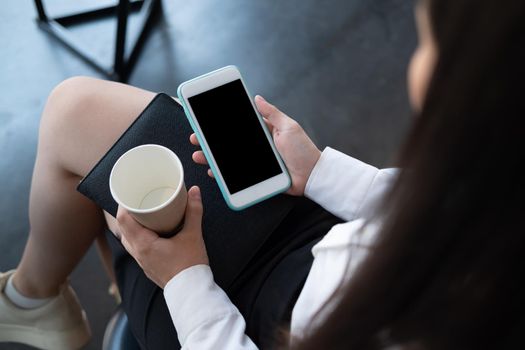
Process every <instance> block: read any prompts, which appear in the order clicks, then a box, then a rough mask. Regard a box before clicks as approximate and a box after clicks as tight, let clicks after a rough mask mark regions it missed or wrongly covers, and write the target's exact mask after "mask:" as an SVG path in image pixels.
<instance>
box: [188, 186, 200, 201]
mask: <svg viewBox="0 0 525 350" xmlns="http://www.w3.org/2000/svg"><path fill="white" fill-rule="evenodd" d="M190 194H191V196H192V198H194V199H201V190H200V188H199V187H198V186H193V187H192V188H191V190H190Z"/></svg>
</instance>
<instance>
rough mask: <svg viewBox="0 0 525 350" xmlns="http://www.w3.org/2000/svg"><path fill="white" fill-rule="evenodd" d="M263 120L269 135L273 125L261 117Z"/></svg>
mask: <svg viewBox="0 0 525 350" xmlns="http://www.w3.org/2000/svg"><path fill="white" fill-rule="evenodd" d="M263 120H264V123H265V124H266V127H267V128H268V130H270V133H272V134H273V125H272V123H270V121H269V120H268V119H267V118H265V117H263Z"/></svg>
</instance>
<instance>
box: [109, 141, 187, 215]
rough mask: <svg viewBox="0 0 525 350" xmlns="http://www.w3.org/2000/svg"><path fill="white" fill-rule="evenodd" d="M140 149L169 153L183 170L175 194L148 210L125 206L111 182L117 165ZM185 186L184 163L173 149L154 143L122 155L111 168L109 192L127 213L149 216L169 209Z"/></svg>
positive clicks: (132, 149)
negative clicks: (160, 150) (129, 154)
mask: <svg viewBox="0 0 525 350" xmlns="http://www.w3.org/2000/svg"><path fill="white" fill-rule="evenodd" d="M139 148H160V149H162V150H163V151H167V152H168V153H169V154H170V155H171V156H173V157H174V159H175V161H176V162H177V164H178V165H179V167H180V169H181V181H180V182H179V185H178V186H177V188H176V189H175V192H173V194H172V195H171V196H170V198H168V199H167V200H166V201H165V202H164V203H162V204H160V205H157V206H156V207H153V208H148V209H138V208H131V207H130V206H128V205H126V204H124V203H123V202H122V201H121V199H120V198H119V197H118V196H117V194H116V193H115V192H114V191H113V186H112V185H111V180H112V179H113V171H114V170H115V167H116V166H117V164H118V163H119V162H120V161H121V159H122V158H124V156H125V155H127V154H128V153H130V152H132V151H134V150H136V149H139ZM183 185H184V167H183V166H182V162H181V161H180V159H179V157H178V156H177V155H176V154H175V152H173V151H172V150H171V149H169V148H167V147H164V146H162V145H157V144H154V143H149V144H144V145H140V146H137V147H133V148H131V149H129V150H127V151H126V152H125V153H124V154H122V155H121V156H120V157H119V159H117V161H116V162H115V164H113V167H112V168H111V173H110V174H109V191H110V192H111V196H112V197H113V199H114V200H115V202H117V204H118V205H119V206H121V207H123V208H125V209H126V210H127V211H130V212H133V213H137V214H149V213H153V212H156V211H159V210H161V209H164V208H165V207H167V206H168V205H170V204H171V203H172V202H173V200H174V199H175V197H177V195H178V194H179V193H180V191H181V189H182V186H183Z"/></svg>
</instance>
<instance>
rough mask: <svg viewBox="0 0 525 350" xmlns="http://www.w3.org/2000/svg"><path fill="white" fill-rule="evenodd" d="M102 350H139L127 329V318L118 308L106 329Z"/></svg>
mask: <svg viewBox="0 0 525 350" xmlns="http://www.w3.org/2000/svg"><path fill="white" fill-rule="evenodd" d="M102 350H140V347H139V344H138V343H137V341H136V340H135V337H134V336H133V334H132V333H131V330H130V329H129V325H128V317H127V316H126V314H125V313H124V311H123V310H122V309H121V308H120V307H119V308H118V309H117V311H116V312H115V314H114V315H113V316H112V317H111V320H109V323H108V325H107V327H106V332H105V333H104V341H103V342H102Z"/></svg>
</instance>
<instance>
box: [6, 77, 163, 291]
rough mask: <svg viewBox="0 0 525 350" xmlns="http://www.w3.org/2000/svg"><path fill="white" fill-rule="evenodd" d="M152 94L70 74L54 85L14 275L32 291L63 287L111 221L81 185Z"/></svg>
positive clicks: (16, 281)
mask: <svg viewBox="0 0 525 350" xmlns="http://www.w3.org/2000/svg"><path fill="white" fill-rule="evenodd" d="M153 96H154V94H153V93H151V92H148V91H145V90H141V89H138V88H134V87H131V86H127V85H123V84H118V83H113V82H107V81H101V80H96V79H91V78H83V77H78V78H72V79H68V80H66V81H65V82H63V83H61V84H60V85H59V86H58V87H57V88H55V90H54V91H53V92H52V93H51V95H50V97H49V99H48V102H47V105H46V107H45V109H44V112H43V115H42V121H41V125H40V133H39V142H38V152H37V158H36V163H35V168H34V172H33V180H32V184H31V195H30V203H29V220H30V224H31V230H30V234H29V239H28V241H27V244H26V247H25V250H24V254H23V257H22V259H21V261H20V264H19V265H18V268H17V271H16V274H15V276H14V280H13V282H14V284H15V286H16V288H17V289H18V290H19V291H20V292H21V293H22V294H25V295H26V296H29V297H37V298H45V297H50V296H54V295H57V294H58V292H59V286H60V285H61V284H62V283H63V282H64V281H65V280H66V278H67V277H68V276H69V274H70V273H71V271H72V270H73V269H74V267H75V266H76V265H77V264H78V262H79V261H80V259H81V258H82V256H83V255H84V254H85V252H86V250H87V249H88V248H89V247H90V245H91V244H92V243H93V241H94V239H95V238H96V237H97V235H99V234H101V232H102V230H103V228H104V227H105V225H106V223H105V220H104V215H103V213H102V211H101V210H100V208H98V207H96V206H95V205H94V204H93V203H92V202H91V201H89V200H88V199H87V198H85V197H84V196H82V195H81V194H80V193H78V192H77V191H76V186H77V185H78V182H79V181H80V179H81V178H82V177H83V176H84V175H86V174H87V172H88V171H89V170H90V169H91V168H92V167H93V166H94V165H95V163H96V162H97V161H98V160H99V159H100V158H101V157H102V155H104V153H105V152H106V151H107V150H108V149H109V148H110V147H111V145H112V144H113V143H114V142H115V141H116V140H117V138H118V137H119V136H120V135H121V134H122V133H123V132H124V130H125V129H126V128H127V127H128V126H129V125H130V124H131V123H132V121H133V120H134V119H135V118H136V116H137V115H138V114H139V113H140V111H141V110H142V109H144V107H145V106H146V105H147V104H148V103H149V102H150V101H151V99H152V98H153Z"/></svg>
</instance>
